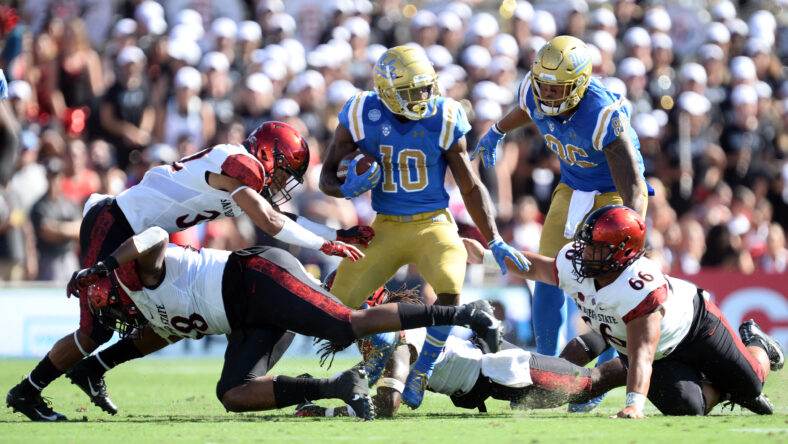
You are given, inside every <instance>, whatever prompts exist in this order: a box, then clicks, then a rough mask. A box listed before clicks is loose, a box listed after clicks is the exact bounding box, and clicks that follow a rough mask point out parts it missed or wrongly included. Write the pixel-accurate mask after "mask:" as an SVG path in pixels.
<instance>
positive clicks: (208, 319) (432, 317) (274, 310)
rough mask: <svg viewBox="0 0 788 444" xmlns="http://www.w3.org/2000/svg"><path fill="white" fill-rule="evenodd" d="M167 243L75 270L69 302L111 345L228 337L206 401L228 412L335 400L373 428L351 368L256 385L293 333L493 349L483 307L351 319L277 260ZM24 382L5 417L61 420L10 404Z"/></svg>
mask: <svg viewBox="0 0 788 444" xmlns="http://www.w3.org/2000/svg"><path fill="white" fill-rule="evenodd" d="M168 237H169V235H168V233H167V232H166V231H165V230H163V229H161V228H159V227H153V228H149V229H147V230H145V231H143V232H142V233H140V234H137V235H134V236H133V237H132V238H131V239H128V240H126V241H125V242H123V243H122V244H121V245H120V247H118V249H117V250H115V251H114V252H113V253H112V254H111V255H110V256H108V257H107V258H106V259H105V260H104V261H99V262H97V263H95V264H94V265H93V266H92V267H90V268H86V269H83V270H80V271H79V272H78V273H77V274H76V275H75V277H74V278H73V279H72V282H71V285H70V290H71V291H75V292H76V293H78V294H79V297H80V299H81V300H84V301H85V303H86V304H87V306H88V309H89V310H90V311H91V313H92V314H93V315H94V316H95V318H96V319H97V321H98V322H100V323H101V324H102V325H103V326H104V327H105V328H109V329H112V330H116V331H118V332H119V333H120V334H121V336H127V335H129V334H131V333H132V331H134V330H135V329H142V328H144V327H145V326H146V325H149V326H150V327H151V329H152V330H153V331H154V332H155V333H156V334H158V335H159V336H161V337H169V336H176V337H189V338H200V337H202V336H203V335H218V334H226V335H228V345H227V351H226V352H225V362H224V368H223V370H222V377H221V379H220V380H219V382H218V384H217V387H216V395H217V397H218V398H219V400H220V401H221V402H222V404H223V405H224V407H225V408H226V409H227V410H229V411H233V412H243V411H253V410H268V409H274V408H281V407H285V406H288V405H295V404H298V403H300V402H303V401H304V400H306V399H321V398H340V399H343V400H344V401H345V402H347V403H348V404H349V405H351V406H352V407H353V408H354V410H355V411H356V412H358V416H359V417H362V418H364V419H367V420H371V419H373V418H374V413H373V407H372V401H371V399H370V398H369V393H368V390H369V389H368V387H367V381H366V378H365V373H364V371H363V369H361V368H357V367H354V368H353V369H350V370H348V371H346V372H344V373H342V374H341V375H340V376H338V377H336V378H331V379H309V380H305V379H298V378H290V377H287V376H281V375H277V376H266V375H265V374H266V373H267V372H268V369H269V368H270V367H271V366H273V365H274V364H275V363H276V362H277V361H278V360H279V358H280V357H281V356H282V354H283V353H284V352H285V350H286V349H287V347H288V346H289V345H290V342H291V341H292V337H293V332H295V333H301V334H304V335H308V336H315V337H319V338H325V339H329V340H331V341H333V342H336V343H340V344H342V343H347V344H350V343H352V342H353V341H354V340H356V339H358V338H361V337H365V336H367V335H370V334H373V333H379V332H383V331H397V330H400V329H403V328H404V329H408V328H416V327H424V326H427V325H465V326H467V327H470V328H473V329H474V330H475V331H476V332H478V333H479V334H480V336H481V337H483V338H485V339H486V340H487V341H489V342H490V343H491V344H494V345H495V347H496V349H497V347H498V346H499V344H500V341H501V340H502V334H503V333H502V330H501V326H500V322H499V321H497V320H496V319H495V318H494V317H493V315H492V307H491V306H490V305H489V303H487V302H486V301H477V302H475V303H472V304H466V305H463V306H460V307H453V306H450V307H444V306H422V305H413V304H396V305H395V304H389V306H381V307H374V308H371V309H368V310H351V309H349V308H348V307H346V306H345V305H343V304H341V303H340V302H339V301H338V300H337V299H336V298H335V297H333V296H332V295H331V294H330V293H328V292H327V291H326V290H324V289H323V288H322V287H321V286H320V283H319V282H317V281H316V280H315V279H314V278H312V277H311V276H310V275H309V274H308V273H307V272H306V271H305V270H304V268H303V265H301V263H300V262H298V260H297V259H296V258H295V257H293V256H292V255H291V254H290V253H288V252H286V251H284V250H281V249H278V248H273V247H253V248H250V249H246V250H239V251H235V252H230V251H224V250H214V249H208V248H204V249H202V250H195V249H193V248H191V247H183V246H179V245H174V244H168ZM126 265H128V266H126ZM25 381H28V380H27V379H25ZM25 381H23V382H22V383H21V384H19V385H17V386H16V387H14V388H13V389H12V390H11V392H9V404H10V406H11V407H13V408H14V409H15V410H17V411H20V412H21V413H23V414H25V415H26V416H28V417H29V418H30V419H32V420H40V419H41V416H42V415H46V416H47V417H48V418H45V419H47V420H65V419H66V418H65V416H63V415H61V414H59V413H57V412H54V411H52V410H51V408H49V407H48V406H47V408H48V409H49V411H48V412H42V411H40V410H39V409H38V408H37V407H32V408H30V407H29V404H28V403H20V402H17V401H18V400H19V399H20V398H21V399H24V398H25V397H26V396H39V397H40V393H39V392H38V391H35V389H33V391H31V390H30V389H26V388H25V384H24V383H25Z"/></svg>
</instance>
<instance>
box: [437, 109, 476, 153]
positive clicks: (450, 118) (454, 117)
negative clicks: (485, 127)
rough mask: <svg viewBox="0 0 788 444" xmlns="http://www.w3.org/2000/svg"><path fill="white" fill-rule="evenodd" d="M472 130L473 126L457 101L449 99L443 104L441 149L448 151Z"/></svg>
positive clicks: (439, 141)
mask: <svg viewBox="0 0 788 444" xmlns="http://www.w3.org/2000/svg"><path fill="white" fill-rule="evenodd" d="M470 130H471V124H470V122H468V116H466V115H465V110H463V108H462V105H460V103H459V102H457V101H456V100H452V99H447V100H446V101H445V102H444V103H443V121H442V124H441V134H440V137H439V140H438V144H439V145H440V147H441V149H442V150H448V149H449V148H451V147H452V146H454V144H455V143H457V141H458V140H460V139H461V138H462V137H463V136H464V135H465V134H466V133H467V132H468V131H470Z"/></svg>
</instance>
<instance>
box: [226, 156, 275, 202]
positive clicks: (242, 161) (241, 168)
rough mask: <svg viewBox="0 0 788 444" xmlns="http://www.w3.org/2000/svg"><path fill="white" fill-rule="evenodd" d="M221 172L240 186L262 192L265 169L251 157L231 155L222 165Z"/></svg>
mask: <svg viewBox="0 0 788 444" xmlns="http://www.w3.org/2000/svg"><path fill="white" fill-rule="evenodd" d="M222 172H223V173H224V174H226V175H228V176H230V177H232V178H233V179H237V180H238V181H239V182H241V183H242V184H244V185H246V186H247V187H249V188H251V189H253V190H255V191H256V192H258V193H259V192H261V191H263V186H264V185H265V169H264V168H263V165H262V164H261V163H260V162H259V161H258V160H257V159H255V158H253V157H252V156H249V155H246V154H232V155H230V156H227V158H226V159H225V160H224V162H223V163H222Z"/></svg>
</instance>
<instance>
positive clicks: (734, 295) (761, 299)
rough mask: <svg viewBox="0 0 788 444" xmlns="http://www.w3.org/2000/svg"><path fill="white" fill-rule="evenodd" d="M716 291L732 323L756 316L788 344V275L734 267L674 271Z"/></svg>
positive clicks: (719, 301) (767, 331)
mask: <svg viewBox="0 0 788 444" xmlns="http://www.w3.org/2000/svg"><path fill="white" fill-rule="evenodd" d="M671 276H674V277H677V278H679V279H685V280H688V281H690V282H693V283H695V284H696V285H697V286H699V287H701V288H704V289H706V290H708V291H709V293H711V294H712V296H713V298H714V302H715V303H716V304H717V305H718V306H719V307H720V310H722V313H723V314H724V315H725V317H726V318H727V319H728V323H730V324H731V327H733V328H738V327H739V325H741V323H742V322H744V321H746V320H748V319H750V318H752V319H755V322H757V323H758V325H759V326H760V327H761V328H762V329H763V331H765V332H766V333H767V334H769V335H772V336H774V338H775V339H777V340H778V341H780V343H781V344H782V345H783V348H785V347H786V346H788V275H785V274H766V273H753V274H741V273H732V272H730V271H721V270H709V271H705V270H704V271H701V272H700V273H698V274H693V275H691V276H686V275H681V274H671Z"/></svg>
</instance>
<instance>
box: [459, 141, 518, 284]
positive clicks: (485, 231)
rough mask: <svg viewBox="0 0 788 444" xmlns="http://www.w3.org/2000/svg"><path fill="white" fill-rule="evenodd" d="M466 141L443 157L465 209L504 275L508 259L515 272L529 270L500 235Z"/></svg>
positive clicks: (488, 198) (488, 197)
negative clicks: (474, 168) (473, 166)
mask: <svg viewBox="0 0 788 444" xmlns="http://www.w3.org/2000/svg"><path fill="white" fill-rule="evenodd" d="M466 143H467V142H466V140H465V137H464V136H463V137H461V138H460V139H459V140H458V141H457V143H455V144H454V145H453V146H452V147H451V148H450V149H449V150H448V151H446V152H445V153H444V156H445V157H446V163H448V165H449V168H450V169H451V172H452V175H453V176H454V181H455V182H456V183H457V186H458V187H459V188H460V193H462V200H463V201H464V202H465V207H466V208H467V209H468V213H470V215H471V218H472V219H473V222H474V223H475V224H476V226H477V227H478V228H479V230H480V231H481V232H482V235H483V236H484V238H485V239H486V240H487V242H488V245H489V246H490V248H491V249H492V251H493V254H494V255H495V260H496V261H497V262H498V266H500V267H501V272H502V273H503V274H506V270H507V266H506V261H505V259H506V258H509V259H510V262H511V264H512V265H514V267H513V268H515V269H518V270H527V269H528V267H529V265H530V263H529V262H528V260H527V259H526V258H525V256H523V255H522V254H520V252H519V251H517V250H516V249H514V248H512V247H510V246H509V245H507V244H506V243H505V242H504V241H503V239H502V238H501V236H500V235H499V234H498V227H497V226H496V225H495V217H494V216H493V210H492V208H493V205H492V199H490V193H489V192H487V187H485V186H484V184H483V183H482V181H481V180H480V179H479V177H478V176H477V175H476V174H474V172H473V170H472V169H471V161H470V159H469V158H468V153H467V151H466Z"/></svg>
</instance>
